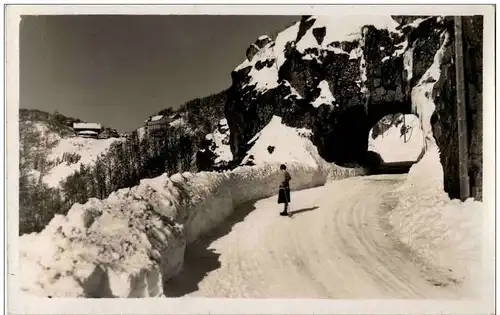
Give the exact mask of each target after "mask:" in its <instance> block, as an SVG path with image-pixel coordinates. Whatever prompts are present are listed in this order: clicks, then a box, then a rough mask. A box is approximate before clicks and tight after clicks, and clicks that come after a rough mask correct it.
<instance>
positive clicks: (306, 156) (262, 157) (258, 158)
mask: <svg viewBox="0 0 500 315" xmlns="http://www.w3.org/2000/svg"><path fill="white" fill-rule="evenodd" d="M310 136H311V131H310V130H308V129H305V128H302V129H297V128H292V127H288V126H285V125H284V124H283V123H282V122H281V117H279V116H273V118H272V119H271V121H270V122H269V124H268V125H267V126H265V127H264V128H263V129H262V130H261V131H260V132H259V133H257V134H256V135H255V136H254V138H253V139H251V140H250V141H249V142H248V144H251V145H252V147H251V148H250V150H248V152H247V156H246V157H245V158H244V159H243V161H242V164H246V163H248V162H253V163H254V164H258V165H262V164H265V163H282V164H287V163H293V162H301V163H305V164H307V165H310V166H313V167H314V166H317V165H318V161H319V160H322V158H321V157H320V156H319V154H318V150H317V149H316V147H315V146H314V145H313V144H312V142H311V141H310V140H309V138H308V137H310Z"/></svg>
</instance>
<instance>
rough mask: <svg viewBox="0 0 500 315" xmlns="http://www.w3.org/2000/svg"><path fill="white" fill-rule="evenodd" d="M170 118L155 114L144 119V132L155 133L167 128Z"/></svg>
mask: <svg viewBox="0 0 500 315" xmlns="http://www.w3.org/2000/svg"><path fill="white" fill-rule="evenodd" d="M170 122H171V119H170V118H169V117H168V116H164V115H156V116H153V117H151V118H149V119H147V120H146V122H145V124H144V127H145V130H146V132H148V133H152V134H156V133H161V132H162V131H164V130H166V129H168V127H169V126H170Z"/></svg>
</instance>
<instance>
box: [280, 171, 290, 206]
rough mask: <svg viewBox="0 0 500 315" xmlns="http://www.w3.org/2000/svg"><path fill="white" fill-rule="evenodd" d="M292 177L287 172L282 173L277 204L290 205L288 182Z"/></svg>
mask: <svg viewBox="0 0 500 315" xmlns="http://www.w3.org/2000/svg"><path fill="white" fill-rule="evenodd" d="M291 179H292V177H291V176H290V173H288V172H287V171H283V181H282V182H281V184H280V190H279V193H278V203H290V201H291V199H290V180H291Z"/></svg>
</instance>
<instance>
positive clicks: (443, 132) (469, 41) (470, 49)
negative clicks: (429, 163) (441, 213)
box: [431, 16, 483, 200]
mask: <svg viewBox="0 0 500 315" xmlns="http://www.w3.org/2000/svg"><path fill="white" fill-rule="evenodd" d="M462 26H463V38H462V40H463V45H464V77H465V80H466V84H465V88H466V90H465V94H466V104H467V108H466V115H467V129H468V134H467V136H468V139H469V147H468V153H469V161H468V163H469V182H470V188H471V195H472V196H473V197H474V198H475V199H477V200H482V186H483V183H482V177H483V176H482V168H483V166H482V165H483V162H482V152H483V145H482V139H483V132H482V128H483V110H482V106H483V104H482V73H483V72H482V71H483V67H482V56H483V50H482V44H483V42H482V30H483V19H482V16H474V17H464V18H463V19H462ZM454 53H455V47H454V42H452V43H451V44H450V45H449V46H448V47H447V50H446V55H447V56H446V58H444V61H443V64H442V68H441V71H442V75H441V78H440V82H439V86H438V87H436V88H435V90H434V94H435V95H434V99H435V104H436V110H435V112H434V116H433V119H432V121H431V122H432V128H433V133H434V137H435V139H436V142H437V144H438V146H439V148H440V154H441V156H440V158H441V164H442V165H443V171H444V181H445V183H444V187H445V190H446V192H447V193H448V194H449V195H450V197H453V198H458V197H459V196H460V186H459V173H458V164H459V159H458V130H457V109H456V103H457V100H456V84H455V75H456V71H455V64H454V62H453V60H454V58H455V57H454Z"/></svg>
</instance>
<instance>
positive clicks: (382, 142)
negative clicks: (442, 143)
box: [368, 115, 424, 162]
mask: <svg viewBox="0 0 500 315" xmlns="http://www.w3.org/2000/svg"><path fill="white" fill-rule="evenodd" d="M403 118H404V121H403ZM388 123H389V124H390V127H389V129H387V130H385V131H384V132H383V133H382V134H380V135H377V136H376V137H375V139H373V129H372V130H370V133H369V137H368V150H370V151H374V152H377V153H378V154H380V156H381V157H382V159H383V160H384V162H400V161H417V159H418V158H419V156H420V155H421V153H422V150H423V149H424V138H423V133H422V129H421V128H420V121H419V119H418V117H417V116H415V115H404V117H403V115H401V116H398V118H397V119H396V121H394V122H392V121H388ZM404 134H406V142H405V136H404Z"/></svg>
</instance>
